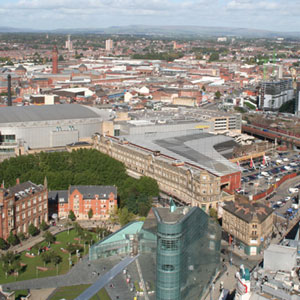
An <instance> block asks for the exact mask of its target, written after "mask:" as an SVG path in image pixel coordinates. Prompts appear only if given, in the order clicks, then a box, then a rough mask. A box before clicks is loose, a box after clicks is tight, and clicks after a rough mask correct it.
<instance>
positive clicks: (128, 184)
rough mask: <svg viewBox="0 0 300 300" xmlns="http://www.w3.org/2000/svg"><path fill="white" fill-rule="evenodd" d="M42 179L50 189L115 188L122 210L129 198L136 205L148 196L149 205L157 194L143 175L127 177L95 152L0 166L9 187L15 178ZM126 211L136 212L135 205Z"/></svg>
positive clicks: (121, 168) (36, 156) (58, 154)
mask: <svg viewBox="0 0 300 300" xmlns="http://www.w3.org/2000/svg"><path fill="white" fill-rule="evenodd" d="M45 177H47V180H48V188H49V189H50V190H64V189H68V187H69V186H70V185H115V186H116V187H117V190H118V196H119V200H120V205H121V206H122V207H123V206H125V205H126V203H127V202H128V201H127V200H128V197H130V196H132V195H133V196H132V197H134V198H135V202H136V203H139V199H141V198H143V196H147V198H148V200H149V203H151V197H155V196H158V194H159V189H158V185H157V182H156V181H155V180H154V179H151V178H149V177H146V176H143V177H141V178H140V179H138V180H137V179H134V178H131V177H129V176H128V175H127V173H126V168H125V166H124V164H123V163H121V162H119V161H117V160H115V159H113V158H111V157H109V156H108V155H106V154H103V153H101V152H99V151H97V150H95V149H80V150H77V151H72V152H54V153H43V152H41V153H38V154H34V155H26V156H25V155H24V156H18V157H15V158H11V159H8V160H5V161H3V162H2V163H1V164H0V182H2V181H3V180H4V181H5V183H6V184H7V185H8V186H13V185H15V182H16V178H20V181H21V182H25V181H28V180H30V181H32V182H34V183H36V184H43V182H44V178H45ZM129 211H130V212H133V211H135V213H138V204H137V205H136V208H135V209H133V208H131V209H129ZM73 219H74V218H73ZM74 220H75V219H74ZM41 229H42V228H41ZM42 230H43V229H42Z"/></svg>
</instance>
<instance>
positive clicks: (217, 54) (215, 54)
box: [209, 52, 220, 61]
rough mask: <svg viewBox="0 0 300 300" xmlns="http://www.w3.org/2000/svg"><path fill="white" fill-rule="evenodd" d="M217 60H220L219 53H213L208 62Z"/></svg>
mask: <svg viewBox="0 0 300 300" xmlns="http://www.w3.org/2000/svg"><path fill="white" fill-rule="evenodd" d="M219 59H220V57H219V53H217V52H213V53H212V54H211V55H210V57H209V61H217V60H219Z"/></svg>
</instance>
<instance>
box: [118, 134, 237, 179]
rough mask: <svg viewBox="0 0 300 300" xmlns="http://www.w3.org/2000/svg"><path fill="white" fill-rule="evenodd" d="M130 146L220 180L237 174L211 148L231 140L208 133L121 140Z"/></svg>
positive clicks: (134, 136) (133, 136) (233, 165)
mask: <svg viewBox="0 0 300 300" xmlns="http://www.w3.org/2000/svg"><path fill="white" fill-rule="evenodd" d="M124 137H125V138H126V140H127V141H129V142H130V143H132V144H135V145H138V146H141V147H144V148H148V149H150V150H152V151H160V152H161V153H162V154H165V155H168V156H170V157H174V158H175V159H177V160H180V161H182V162H188V163H190V164H193V165H197V166H198V167H200V168H202V169H205V170H207V171H208V172H211V173H212V174H215V175H217V176H224V175H228V174H232V173H235V172H239V171H240V169H239V167H238V166H237V165H236V164H234V163H231V162H230V161H228V160H227V159H226V158H225V157H224V156H222V155H221V154H220V153H218V151H217V150H216V149H215V148H214V146H215V145H218V144H220V143H224V142H227V141H232V140H233V139H232V138H231V137H227V136H224V135H213V134H209V133H196V134H188V135H185V133H184V134H180V132H167V133H160V135H159V139H158V138H157V137H155V136H154V137H151V136H144V135H128V136H124Z"/></svg>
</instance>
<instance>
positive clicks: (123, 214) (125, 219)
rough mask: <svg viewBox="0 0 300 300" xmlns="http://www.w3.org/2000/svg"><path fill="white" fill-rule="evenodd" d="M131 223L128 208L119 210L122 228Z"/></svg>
mask: <svg viewBox="0 0 300 300" xmlns="http://www.w3.org/2000/svg"><path fill="white" fill-rule="evenodd" d="M130 221H131V216H130V213H129V212H128V208H127V207H123V208H121V209H119V222H120V224H121V226H124V225H126V224H127V223H129V222H130Z"/></svg>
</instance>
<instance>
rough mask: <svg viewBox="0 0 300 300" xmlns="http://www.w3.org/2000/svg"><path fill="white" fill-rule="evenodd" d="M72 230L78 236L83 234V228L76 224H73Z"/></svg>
mask: <svg viewBox="0 0 300 300" xmlns="http://www.w3.org/2000/svg"><path fill="white" fill-rule="evenodd" d="M74 229H75V231H76V232H77V233H78V234H79V235H81V234H82V232H83V228H82V227H81V226H80V224H79V223H78V222H75V223H74Z"/></svg>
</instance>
